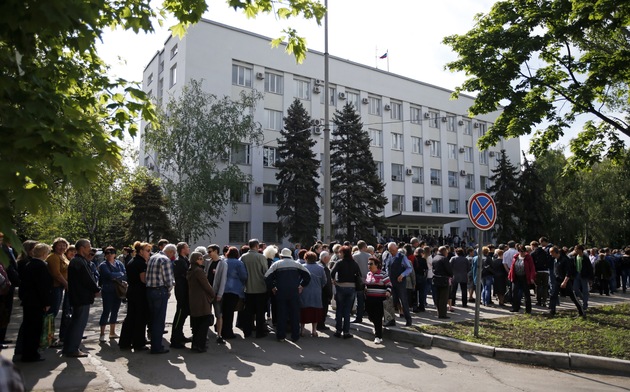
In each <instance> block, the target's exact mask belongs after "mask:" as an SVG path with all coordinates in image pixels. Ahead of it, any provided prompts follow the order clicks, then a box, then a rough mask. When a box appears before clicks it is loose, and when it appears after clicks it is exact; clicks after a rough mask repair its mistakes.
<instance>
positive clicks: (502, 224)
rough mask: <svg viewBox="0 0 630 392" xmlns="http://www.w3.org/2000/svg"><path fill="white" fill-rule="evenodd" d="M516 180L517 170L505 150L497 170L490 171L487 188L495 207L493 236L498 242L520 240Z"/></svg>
mask: <svg viewBox="0 0 630 392" xmlns="http://www.w3.org/2000/svg"><path fill="white" fill-rule="evenodd" d="M518 179H519V170H518V168H516V167H515V166H514V165H512V163H511V162H510V159H509V158H508V157H507V154H506V153H505V150H501V157H500V158H499V161H498V165H497V168H496V169H493V170H492V176H490V180H491V181H492V186H491V187H489V188H488V192H490V193H491V194H492V195H493V198H494V201H495V203H496V205H497V220H496V225H497V226H496V227H497V228H496V229H495V234H496V238H497V241H498V242H503V243H505V242H507V241H510V240H515V241H517V240H519V239H520V232H519V222H518V217H519V216H520V213H521V208H520V205H519V201H518V193H519V186H518Z"/></svg>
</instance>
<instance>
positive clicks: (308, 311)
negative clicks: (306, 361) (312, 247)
mask: <svg viewBox="0 0 630 392" xmlns="http://www.w3.org/2000/svg"><path fill="white" fill-rule="evenodd" d="M304 259H305V261H306V263H305V264H304V267H305V268H306V269H307V270H308V272H309V273H310V275H311V281H310V283H309V284H308V285H307V286H306V287H303V289H302V293H300V322H301V324H302V329H301V331H302V332H301V335H302V336H304V335H305V334H306V328H305V327H306V324H311V326H312V328H311V336H313V337H317V330H316V329H317V323H318V322H319V321H320V320H321V319H322V315H323V312H324V308H323V305H322V289H323V287H324V286H325V285H326V283H327V282H326V272H325V271H324V267H322V266H321V265H320V264H318V263H317V254H316V253H315V252H306V255H304Z"/></svg>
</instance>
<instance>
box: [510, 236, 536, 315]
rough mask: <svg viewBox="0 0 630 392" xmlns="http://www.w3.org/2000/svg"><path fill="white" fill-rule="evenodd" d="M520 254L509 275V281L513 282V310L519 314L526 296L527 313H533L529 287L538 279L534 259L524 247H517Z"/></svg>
mask: <svg viewBox="0 0 630 392" xmlns="http://www.w3.org/2000/svg"><path fill="white" fill-rule="evenodd" d="M517 249H518V253H517V254H515V255H514V258H513V259H512V267H511V268H510V272H509V273H508V280H509V281H510V282H512V310H510V312H518V311H519V310H520V308H521V296H522V295H523V294H524V295H525V312H526V313H531V312H532V298H531V297H530V296H529V285H530V284H534V279H536V267H535V265H534V259H533V258H532V256H531V255H530V254H529V252H527V249H526V248H525V246H524V245H518V246H517Z"/></svg>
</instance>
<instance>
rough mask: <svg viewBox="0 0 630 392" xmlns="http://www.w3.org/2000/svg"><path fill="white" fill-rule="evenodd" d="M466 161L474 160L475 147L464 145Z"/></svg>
mask: <svg viewBox="0 0 630 392" xmlns="http://www.w3.org/2000/svg"><path fill="white" fill-rule="evenodd" d="M464 161H466V162H472V161H473V149H472V147H464Z"/></svg>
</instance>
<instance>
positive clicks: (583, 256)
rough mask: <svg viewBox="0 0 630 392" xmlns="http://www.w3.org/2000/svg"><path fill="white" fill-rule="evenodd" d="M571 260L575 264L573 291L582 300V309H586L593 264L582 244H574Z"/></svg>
mask: <svg viewBox="0 0 630 392" xmlns="http://www.w3.org/2000/svg"><path fill="white" fill-rule="evenodd" d="M571 262H572V263H573V264H574V265H575V279H574V281H573V291H575V295H576V296H577V297H579V298H580V299H581V300H582V310H584V312H586V310H587V309H588V297H589V282H590V281H592V280H593V275H594V274H593V265H592V264H591V260H590V258H589V257H588V254H587V253H586V252H585V251H584V245H576V246H575V249H574V251H573V253H572V254H571Z"/></svg>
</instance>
